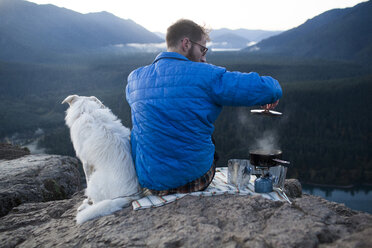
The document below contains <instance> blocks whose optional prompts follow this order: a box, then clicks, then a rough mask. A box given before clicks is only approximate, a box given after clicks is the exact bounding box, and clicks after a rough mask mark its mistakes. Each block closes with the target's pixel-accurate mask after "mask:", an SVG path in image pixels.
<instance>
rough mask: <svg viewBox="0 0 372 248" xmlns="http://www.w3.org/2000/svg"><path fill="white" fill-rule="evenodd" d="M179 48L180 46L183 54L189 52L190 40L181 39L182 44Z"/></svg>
mask: <svg viewBox="0 0 372 248" xmlns="http://www.w3.org/2000/svg"><path fill="white" fill-rule="evenodd" d="M181 46H182V51H184V52H188V51H189V50H190V48H191V42H190V39H189V38H186V37H185V38H183V39H182V44H181Z"/></svg>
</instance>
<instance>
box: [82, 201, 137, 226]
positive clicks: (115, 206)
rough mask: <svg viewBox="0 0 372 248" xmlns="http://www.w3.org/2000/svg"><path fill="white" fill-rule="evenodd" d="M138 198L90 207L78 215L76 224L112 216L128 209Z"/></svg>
mask: <svg viewBox="0 0 372 248" xmlns="http://www.w3.org/2000/svg"><path fill="white" fill-rule="evenodd" d="M137 199H138V197H130V196H129V197H121V198H116V199H113V200H103V201H100V202H98V203H96V204H93V205H89V206H87V207H86V208H85V209H83V210H82V211H80V212H78V213H77V215H76V223H77V224H82V223H84V222H86V221H88V220H92V219H95V218H98V217H101V216H105V215H109V214H112V213H114V212H116V211H119V210H121V209H122V208H123V207H127V206H129V205H130V203H131V202H132V201H133V200H137Z"/></svg>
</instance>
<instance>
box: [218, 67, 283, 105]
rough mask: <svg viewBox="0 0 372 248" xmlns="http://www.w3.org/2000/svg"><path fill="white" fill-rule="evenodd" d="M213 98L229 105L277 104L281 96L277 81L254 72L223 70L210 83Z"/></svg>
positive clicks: (219, 102)
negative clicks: (215, 79) (214, 81)
mask: <svg viewBox="0 0 372 248" xmlns="http://www.w3.org/2000/svg"><path fill="white" fill-rule="evenodd" d="M212 92H213V98H214V100H215V101H216V103H217V104H220V105H229V106H254V105H261V106H262V105H265V104H272V105H269V106H267V107H269V108H272V107H275V106H276V105H277V102H278V100H279V99H280V98H281V97H282V88H281V87H280V85H279V82H278V81H277V80H276V79H274V78H272V77H268V76H260V75H258V73H256V72H251V73H241V72H229V71H225V72H224V73H222V74H221V75H220V77H219V78H218V80H217V82H216V83H214V84H213V85H212Z"/></svg>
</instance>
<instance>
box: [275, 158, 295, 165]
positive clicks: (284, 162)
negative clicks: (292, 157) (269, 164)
mask: <svg viewBox="0 0 372 248" xmlns="http://www.w3.org/2000/svg"><path fill="white" fill-rule="evenodd" d="M273 161H275V162H277V163H279V164H282V165H284V166H287V167H288V166H289V165H290V164H291V162H289V161H285V160H281V159H278V158H273Z"/></svg>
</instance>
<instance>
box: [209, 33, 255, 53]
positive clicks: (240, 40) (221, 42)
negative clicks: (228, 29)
mask: <svg viewBox="0 0 372 248" xmlns="http://www.w3.org/2000/svg"><path fill="white" fill-rule="evenodd" d="M249 42H250V41H249V40H248V39H246V38H244V37H242V36H239V35H236V34H234V33H225V34H221V35H219V36H217V37H214V38H213V39H212V43H211V45H209V47H211V48H224V49H234V48H235V49H241V48H245V47H247V46H248V43H249Z"/></svg>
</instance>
